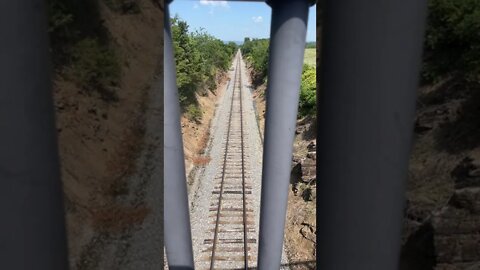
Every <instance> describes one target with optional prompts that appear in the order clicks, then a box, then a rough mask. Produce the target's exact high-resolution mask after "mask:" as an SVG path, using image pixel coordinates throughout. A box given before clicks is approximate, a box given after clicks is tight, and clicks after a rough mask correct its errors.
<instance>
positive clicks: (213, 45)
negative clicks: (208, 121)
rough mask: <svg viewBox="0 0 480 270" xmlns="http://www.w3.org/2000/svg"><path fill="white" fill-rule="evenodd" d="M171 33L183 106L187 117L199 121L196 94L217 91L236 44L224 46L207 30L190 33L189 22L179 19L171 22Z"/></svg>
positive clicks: (230, 61) (199, 114) (199, 115)
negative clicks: (217, 81) (218, 77)
mask: <svg viewBox="0 0 480 270" xmlns="http://www.w3.org/2000/svg"><path fill="white" fill-rule="evenodd" d="M171 31H172V39H173V46H174V53H175V64H176V69H177V87H178V93H179V99H180V104H181V106H182V108H183V109H184V111H185V112H186V114H187V117H189V118H190V119H192V120H199V119H200V118H201V111H200V109H199V108H198V105H197V102H196V94H200V95H205V94H207V92H206V91H208V90H210V91H215V89H216V87H217V84H216V79H217V75H218V74H220V73H221V72H225V71H227V70H228V69H229V67H230V65H231V63H232V60H233V55H234V53H235V51H236V50H237V45H236V44H235V43H234V42H228V43H225V42H223V41H221V40H220V39H218V38H215V37H213V36H211V35H209V34H208V33H207V32H205V30H204V29H200V30H195V31H190V30H189V25H188V24H187V22H186V21H184V20H182V19H180V18H179V17H178V16H175V17H174V18H173V19H171Z"/></svg>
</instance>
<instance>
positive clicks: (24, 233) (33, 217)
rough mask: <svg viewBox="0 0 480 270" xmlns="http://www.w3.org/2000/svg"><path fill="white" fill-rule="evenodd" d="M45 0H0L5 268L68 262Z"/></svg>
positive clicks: (46, 268)
mask: <svg viewBox="0 0 480 270" xmlns="http://www.w3.org/2000/svg"><path fill="white" fill-rule="evenodd" d="M44 4H45V1H43V0H16V1H1V2H0V40H1V50H0V215H1V222H0V250H1V252H0V268H1V269H9V270H10V269H12V270H15V269H22V270H23V269H39V270H60V269H67V268H68V261H67V245H66V232H65V221H64V218H65V217H64V210H63V201H62V187H61V182H60V170H59V158H58V149H57V140H56V130H55V123H54V109H53V101H52V90H51V70H50V59H49V53H48V36H47V18H46V10H45V6H44Z"/></svg>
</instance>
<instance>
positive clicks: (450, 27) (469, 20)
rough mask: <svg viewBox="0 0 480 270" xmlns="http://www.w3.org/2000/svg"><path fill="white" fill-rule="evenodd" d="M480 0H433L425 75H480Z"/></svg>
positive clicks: (428, 78)
mask: <svg viewBox="0 0 480 270" xmlns="http://www.w3.org/2000/svg"><path fill="white" fill-rule="evenodd" d="M479 33H480V1H478V0H462V1H456V0H430V1H429V17H428V25H427V34H426V39H425V53H424V61H423V72H422V78H423V79H424V82H427V83H429V82H435V81H438V80H439V79H441V78H443V77H445V76H454V77H456V78H458V79H462V80H465V81H468V82H473V81H478V79H479V75H480V35H479Z"/></svg>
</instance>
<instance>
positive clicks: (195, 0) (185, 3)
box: [170, 0, 317, 41]
mask: <svg viewBox="0 0 480 270" xmlns="http://www.w3.org/2000/svg"><path fill="white" fill-rule="evenodd" d="M176 14H177V15H178V16H179V17H180V18H181V19H183V20H185V21H187V23H188V25H189V26H190V28H189V29H190V30H195V29H200V28H202V27H203V28H204V29H205V30H206V31H207V32H208V33H209V34H211V35H213V36H215V37H217V38H219V39H221V40H224V41H243V39H244V37H250V38H268V37H269V36H270V19H271V15H272V11H271V8H270V7H269V6H268V5H267V4H265V3H264V2H234V1H211V0H175V1H173V2H172V4H170V15H171V16H172V17H173V16H175V15H176ZM316 17H317V11H316V6H313V7H310V12H309V14H308V25H307V41H315V40H316V31H315V25H316V23H315V21H316Z"/></svg>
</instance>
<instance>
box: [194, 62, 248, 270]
mask: <svg viewBox="0 0 480 270" xmlns="http://www.w3.org/2000/svg"><path fill="white" fill-rule="evenodd" d="M236 61H237V62H236V70H235V72H234V78H233V87H232V88H231V89H232V90H231V91H233V93H232V99H231V101H230V102H231V105H230V112H229V116H228V121H229V123H228V128H227V130H226V134H225V136H224V145H223V146H222V147H223V149H222V150H223V154H224V156H223V164H221V166H219V168H218V169H217V172H216V175H215V178H214V180H213V181H214V189H213V191H212V192H211V198H210V208H209V216H208V221H207V220H206V221H205V222H208V223H209V226H208V228H209V229H208V230H209V232H208V235H211V237H209V238H207V239H204V241H203V247H204V249H203V250H202V253H203V255H204V256H202V258H203V261H204V263H206V264H205V265H209V266H207V267H206V268H205V269H210V270H212V269H247V268H249V267H251V266H253V264H254V263H256V255H257V247H256V245H257V239H256V236H257V233H256V232H255V222H254V210H253V205H252V203H251V200H252V199H251V198H250V197H251V196H252V177H251V175H250V174H249V172H248V171H249V170H248V168H249V154H248V153H249V151H250V149H248V147H247V146H246V143H244V137H246V136H248V133H247V131H246V130H245V129H244V122H243V121H244V119H243V118H244V117H243V113H244V112H243V107H242V106H243V105H242V90H241V89H242V78H241V70H240V69H241V65H240V55H237V59H236Z"/></svg>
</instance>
